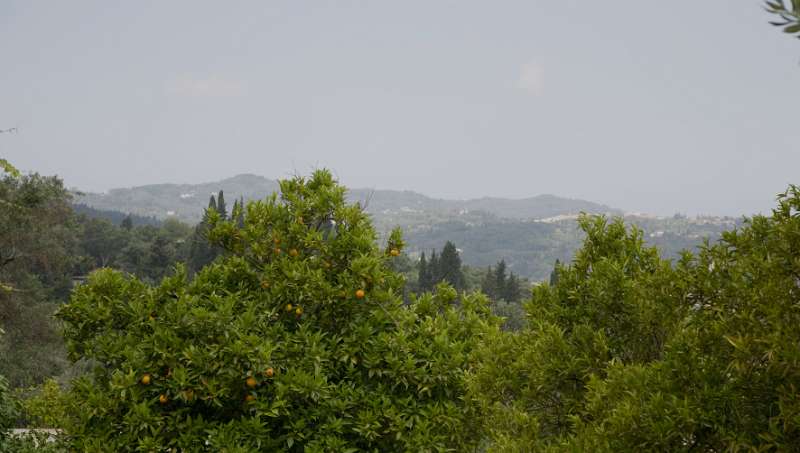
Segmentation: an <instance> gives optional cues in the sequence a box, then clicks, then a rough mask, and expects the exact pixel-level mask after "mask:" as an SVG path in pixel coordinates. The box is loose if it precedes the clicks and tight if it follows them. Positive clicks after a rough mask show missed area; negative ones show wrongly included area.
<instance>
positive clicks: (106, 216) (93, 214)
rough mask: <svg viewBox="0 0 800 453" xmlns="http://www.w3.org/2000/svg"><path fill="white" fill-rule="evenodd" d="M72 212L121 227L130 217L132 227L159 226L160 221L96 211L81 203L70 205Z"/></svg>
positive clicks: (129, 214)
mask: <svg viewBox="0 0 800 453" xmlns="http://www.w3.org/2000/svg"><path fill="white" fill-rule="evenodd" d="M72 211H73V212H74V213H75V214H76V215H78V216H85V217H86V218H89V219H101V220H108V221H109V222H111V223H112V224H114V225H122V222H123V221H124V220H125V218H126V217H130V219H131V221H132V223H133V226H140V225H153V226H159V225H161V221H160V220H158V219H156V218H155V217H143V216H139V215H136V214H131V213H128V214H126V213H124V212H121V211H116V210H107V209H96V208H92V207H90V206H87V205H85V204H82V203H72Z"/></svg>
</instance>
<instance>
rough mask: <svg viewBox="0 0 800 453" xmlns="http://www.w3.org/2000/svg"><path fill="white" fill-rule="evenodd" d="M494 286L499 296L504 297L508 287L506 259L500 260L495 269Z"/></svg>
mask: <svg viewBox="0 0 800 453" xmlns="http://www.w3.org/2000/svg"><path fill="white" fill-rule="evenodd" d="M494 287H495V291H496V292H497V294H496V295H497V297H499V298H501V299H504V298H505V296H506V294H505V287H506V260H504V259H503V260H500V262H499V263H497V267H496V268H495V271H494Z"/></svg>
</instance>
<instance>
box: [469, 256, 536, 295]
mask: <svg viewBox="0 0 800 453" xmlns="http://www.w3.org/2000/svg"><path fill="white" fill-rule="evenodd" d="M506 269H507V266H506V262H505V260H500V261H499V262H498V263H497V266H496V267H494V268H493V267H491V266H489V267H488V268H487V269H486V274H485V275H484V277H483V280H482V281H481V291H482V292H483V293H484V294H486V295H487V296H489V298H491V299H492V300H495V301H499V300H504V301H506V302H513V303H517V302H519V298H520V295H521V294H522V285H523V282H522V281H520V279H519V277H517V276H516V275H515V274H514V273H513V272H511V273H510V274H508V275H507V274H506ZM524 284H525V285H526V286H527V285H528V283H527V281H526V282H525V283H524Z"/></svg>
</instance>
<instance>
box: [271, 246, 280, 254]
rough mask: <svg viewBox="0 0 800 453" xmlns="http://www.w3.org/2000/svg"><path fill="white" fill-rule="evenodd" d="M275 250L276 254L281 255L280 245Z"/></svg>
mask: <svg viewBox="0 0 800 453" xmlns="http://www.w3.org/2000/svg"><path fill="white" fill-rule="evenodd" d="M273 252H275V254H276V255H280V254H281V248H280V247H275V249H274V250H273Z"/></svg>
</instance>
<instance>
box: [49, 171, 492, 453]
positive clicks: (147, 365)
mask: <svg viewBox="0 0 800 453" xmlns="http://www.w3.org/2000/svg"><path fill="white" fill-rule="evenodd" d="M344 194H345V190H344V188H342V187H340V186H339V185H338V184H337V183H336V182H335V181H334V180H333V178H332V177H331V175H330V173H328V172H327V171H318V172H315V173H314V174H313V176H312V177H311V178H309V179H304V178H294V179H291V180H286V181H282V182H281V194H280V195H277V194H276V195H273V196H272V197H270V198H268V199H266V200H264V201H259V202H251V203H249V204H248V205H247V206H246V207H241V208H239V209H238V210H237V211H235V212H233V213H232V215H231V216H230V218H229V219H221V218H219V217H218V216H216V215H215V214H214V213H209V224H210V225H211V228H210V230H209V233H208V235H209V239H210V240H211V241H212V242H213V243H215V244H218V245H220V246H222V247H223V248H224V249H225V250H227V256H226V257H224V258H223V259H221V260H220V261H218V262H216V263H214V264H212V265H210V266H208V267H206V268H204V269H202V270H201V271H200V272H199V273H198V274H197V275H196V276H195V277H194V278H193V279H191V280H190V279H189V278H188V277H187V275H186V273H185V271H184V270H183V269H181V268H178V270H177V272H176V275H174V276H172V277H168V278H166V279H164V280H163V281H162V283H161V284H160V285H158V286H155V287H152V286H149V285H146V284H144V283H142V282H140V281H139V280H137V279H135V278H132V277H129V276H126V275H123V274H121V273H119V272H115V271H112V270H101V271H98V272H96V273H94V274H93V275H92V276H91V278H90V279H89V282H88V283H87V284H85V285H82V286H80V287H79V288H78V289H77V290H76V291H75V292H74V294H73V296H72V299H71V302H70V303H69V304H67V305H66V306H64V307H63V308H62V309H61V310H60V312H59V314H58V316H59V318H60V319H61V320H62V321H63V322H64V331H65V337H66V339H67V343H68V348H69V352H70V355H71V358H72V359H75V360H77V359H85V360H87V361H88V362H89V363H91V364H92V365H93V368H94V370H93V372H92V373H91V374H90V375H89V376H85V377H83V378H80V379H78V380H77V381H76V382H74V385H73V388H72V390H71V391H70V392H71V393H70V395H69V400H70V401H71V404H72V405H73V408H72V411H71V412H72V416H71V417H70V419H69V420H67V421H65V422H64V428H65V430H66V432H67V434H68V435H69V437H70V441H71V443H72V447H73V448H75V449H76V450H80V451H130V450H137V451H138V450H142V451H161V450H162V449H170V448H176V449H179V450H184V451H204V450H208V451H338V452H345V451H362V450H363V451H443V450H447V449H459V450H460V449H464V448H468V447H469V446H470V445H472V444H473V443H474V442H475V441H476V440H475V437H474V435H472V433H473V430H472V429H471V424H472V420H474V418H475V416H474V415H473V414H471V413H470V412H469V410H468V409H467V407H466V406H467V405H466V404H465V403H464V392H465V376H466V374H467V372H468V369H469V366H470V364H469V357H470V353H471V351H472V350H473V348H474V346H475V344H476V343H477V342H478V341H480V339H481V338H482V337H483V336H484V334H486V333H487V332H489V331H492V330H496V329H497V323H496V321H495V320H494V319H493V318H492V317H491V316H490V315H489V311H488V307H487V301H486V299H485V298H483V297H482V296H478V295H475V296H464V297H462V298H461V300H460V303H459V304H456V299H457V295H456V293H455V291H454V290H452V289H451V288H449V287H446V286H441V287H440V288H438V290H437V293H436V294H434V295H430V294H428V295H425V296H422V297H420V298H419V299H416V300H414V301H413V302H412V303H411V304H410V305H403V303H402V300H401V298H400V297H399V295H400V294H401V293H402V287H403V278H402V276H400V275H398V274H395V273H393V272H391V271H389V270H388V264H389V262H390V260H392V259H393V255H396V253H392V250H401V249H402V247H403V242H402V239H401V236H400V234H399V232H397V231H396V232H394V233H393V234H392V235H391V236H390V237H389V239H388V243H387V245H386V248H385V249H379V248H378V246H377V245H376V234H375V232H374V230H373V229H372V226H371V224H370V221H369V219H368V217H367V215H366V214H365V213H364V212H363V211H362V209H361V208H360V207H359V206H358V205H347V204H346V203H345V201H344Z"/></svg>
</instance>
